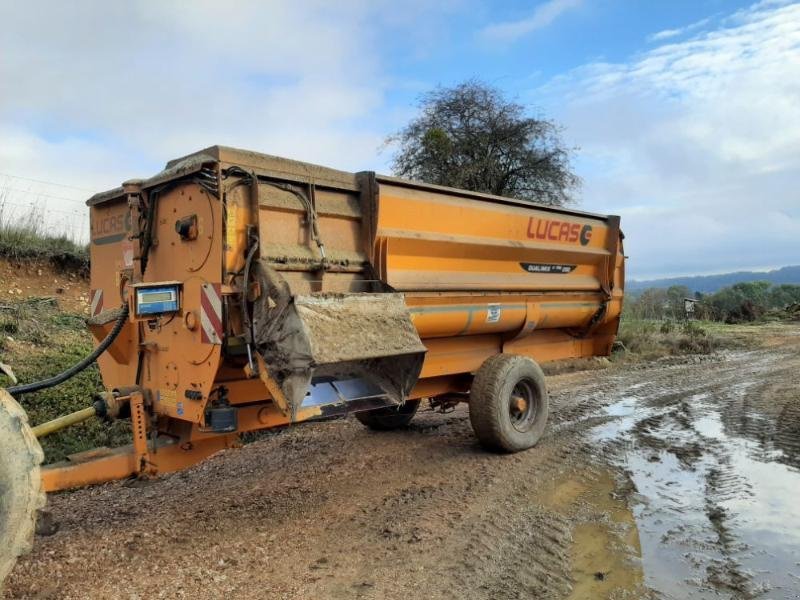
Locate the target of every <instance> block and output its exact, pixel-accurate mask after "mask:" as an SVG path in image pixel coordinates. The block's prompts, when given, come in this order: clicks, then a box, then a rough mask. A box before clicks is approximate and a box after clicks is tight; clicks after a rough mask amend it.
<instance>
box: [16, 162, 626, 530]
mask: <svg viewBox="0 0 800 600" xmlns="http://www.w3.org/2000/svg"><path fill="white" fill-rule="evenodd" d="M88 204H89V206H90V207H91V232H92V233H91V288H92V289H91V315H90V319H89V321H88V324H89V327H90V329H91V331H92V333H93V335H94V336H95V338H96V340H97V343H98V349H97V351H96V354H99V358H98V362H99V366H100V371H101V373H102V377H103V382H104V385H105V388H106V390H107V391H106V392H105V393H103V394H101V395H100V396H98V397H97V398H95V401H94V405H93V406H92V407H90V408H87V409H86V410H84V411H81V412H80V413H76V414H74V415H68V416H66V417H63V418H62V419H58V420H56V421H55V422H51V423H48V424H45V425H42V426H39V427H36V428H33V430H32V431H31V432H27V433H29V434H30V433H32V434H33V435H27V437H26V438H25V440H22V439H21V438H20V439H19V440H18V441H19V447H20V448H27V449H28V452H29V454H31V455H32V456H33V455H35V454H36V453H37V452H39V451H38V445H37V444H36V443H35V439H34V438H35V437H36V436H41V435H45V434H47V433H50V432H52V431H56V430H58V429H61V428H63V427H65V426H68V425H71V424H73V423H75V422H78V421H80V420H83V419H85V418H88V417H90V416H93V415H99V416H103V417H107V418H130V420H131V423H132V430H133V443H132V444H131V445H130V446H129V447H125V448H117V449H100V450H93V451H90V452H87V453H83V454H81V455H77V456H74V457H72V458H71V459H70V460H68V461H66V462H63V463H58V464H53V465H50V466H48V467H46V468H42V469H41V481H42V487H43V489H44V490H45V491H52V490H60V489H66V488H73V487H78V486H84V485H88V484H93V483H98V482H103V481H107V480H111V479H117V478H123V477H127V476H131V475H152V474H156V473H165V472H170V471H175V470H177V469H181V468H184V467H187V466H189V465H192V464H194V463H196V462H198V461H199V460H201V459H203V458H205V457H207V456H209V455H211V454H213V453H215V452H217V451H218V450H221V449H223V448H226V447H230V446H232V445H234V444H236V443H237V439H238V434H239V433H241V432H245V431H252V430H257V429H264V428H270V427H277V426H283V425H287V424H290V423H293V422H300V421H306V420H310V419H315V418H324V417H328V416H331V415H338V414H342V413H345V412H353V413H355V416H356V417H357V418H358V419H359V420H360V421H361V422H363V423H364V424H365V425H367V426H369V427H371V428H373V429H391V428H395V427H399V426H402V425H405V424H407V423H408V422H409V421H410V420H411V418H412V417H413V416H414V412H415V411H416V409H417V407H418V405H419V404H420V401H421V400H423V399H427V400H429V401H430V402H431V404H432V405H433V406H434V407H437V408H441V409H445V408H448V407H451V406H453V405H454V404H455V403H457V402H460V401H464V402H468V403H469V414H470V420H471V422H472V424H473V428H474V430H475V433H476V435H477V437H478V439H479V440H480V442H481V443H482V444H483V445H484V446H486V447H489V448H493V449H498V450H501V451H516V450H521V449H525V448H528V447H530V446H533V445H534V444H535V443H536V442H537V441H538V439H539V437H540V436H541V435H542V431H543V429H544V427H545V423H546V421H547V415H548V400H547V393H546V390H545V386H544V381H543V376H542V372H541V369H540V368H539V366H538V364H537V363H541V362H546V361H553V360H558V359H568V358H577V357H588V356H606V355H608V354H609V353H610V351H611V346H612V344H613V342H614V339H615V335H616V333H617V329H618V326H619V319H620V312H621V309H622V298H623V284H624V256H623V251H622V234H621V232H620V229H619V218H618V217H615V216H602V215H596V214H589V213H585V212H580V211H576V210H568V209H561V208H558V209H556V208H549V207H545V206H539V205H535V204H531V203H528V202H521V201H517V200H512V199H509V198H502V197H495V196H489V195H485V194H478V193H472V192H467V191H464V190H457V189H450V188H445V187H439V186H434V185H426V184H422V183H417V182H412V181H405V180H401V179H396V178H393V177H385V176H380V175H376V174H375V173H371V172H364V173H356V174H353V173H347V172H343V171H337V170H333V169H328V168H324V167H320V166H316V165H311V164H306V163H301V162H295V161H291V160H286V159H282V158H277V157H273V156H268V155H264V154H258V153H255V152H248V151H243V150H236V149H232V148H225V147H221V146H214V147H211V148H207V149H205V150H202V151H200V152H197V153H195V154H191V155H189V156H186V157H183V158H180V159H177V160H173V161H171V162H169V163H168V164H167V166H166V168H165V170H164V171H162V172H161V173H159V174H158V175H156V176H154V177H152V178H150V179H145V180H131V181H127V182H125V183H124V184H123V185H122V186H121V187H119V188H116V189H114V190H111V191H108V192H105V193H101V194H97V195H96V196H94V197H92V198H91V199H90V200H89V201H88ZM88 358H89V359H93V358H94V357H88ZM68 375H69V374H67V376H68ZM49 383H50V384H52V383H54V382H53V381H52V380H51V381H50V382H49ZM55 383H57V381H55ZM36 389H39V388H37V387H35V384H34V386H24V385H23V386H18V387H17V388H11V389H9V391H10V392H11V394H13V395H15V396H17V397H19V396H20V395H25V394H28V393H32V392H33V391H35V390H36ZM3 399H4V400H3V405H4V406H5V410H0V415H2V414H5V415H6V420H7V419H8V416H7V415H8V414H10V412H12V411H13V410H16V409H18V407H16V406H12V403H13V399H11V396H9V395H8V394H3ZM21 418H22V419H24V416H23V417H21ZM2 427H3V424H2V417H0V429H1V428H2ZM2 433H3V432H0V434H2ZM20 452H22V450H20ZM39 454H40V452H39ZM37 456H38V455H37ZM6 462H9V461H6ZM17 462H24V463H25V464H26V465H27V464H28V463H30V465H34V466H35V464H36V463H37V460H36V457H34V458H33V459H31V460H28V461H17ZM37 468H38V467H37ZM8 470H9V469H8V468H7V469H6V471H8ZM12 470H13V469H12ZM31 472H32V471H31V469H30V468H28V467H27V466H26V467H25V468H24V469H23V472H22V473H21V474H20V473H17V475H18V476H19V477H22V478H23V479H24V478H25V477H27V479H26V481H29V480H32V479H35V478H36V476H35V475H31ZM37 473H38V471H37ZM9 477H10V476H8V475H7V476H6V478H9ZM29 484H30V485H29V486H28V487H30V488H31V489H33V488H35V487H36V484H35V483H31V482H30V481H29ZM23 487H24V486H23ZM26 497H27V496H25V495H24V494H23V500H24V499H25V498H26ZM23 503H24V502H23ZM7 504H8V503H7ZM9 511H11V509H8V511H6V512H9ZM11 512H13V511H11ZM0 518H1V517H0Z"/></svg>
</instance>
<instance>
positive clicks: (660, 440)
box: [591, 365, 800, 599]
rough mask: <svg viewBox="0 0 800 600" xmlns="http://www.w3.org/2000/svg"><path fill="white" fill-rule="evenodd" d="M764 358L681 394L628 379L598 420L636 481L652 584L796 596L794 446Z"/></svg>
mask: <svg viewBox="0 0 800 600" xmlns="http://www.w3.org/2000/svg"><path fill="white" fill-rule="evenodd" d="M756 367H757V365H756V366H755V367H754V366H753V365H751V368H750V369H749V370H744V371H738V372H737V370H735V369H733V370H730V371H728V372H726V373H724V374H723V375H722V376H721V377H720V378H719V380H718V381H715V380H714V375H713V371H712V373H709V374H708V375H705V376H701V377H698V378H697V379H696V380H695V381H696V384H695V385H694V386H693V385H689V386H687V389H686V390H685V391H684V392H683V393H677V394H676V393H674V390H669V391H661V390H660V389H659V388H658V387H657V386H647V385H643V384H641V383H637V384H634V385H631V386H629V387H627V388H626V389H624V394H620V396H618V397H619V399H618V400H617V401H615V402H612V403H611V404H609V405H608V406H606V407H605V408H604V415H605V417H607V418H608V420H607V421H606V422H604V423H602V424H600V425H598V426H596V427H594V428H593V430H592V433H591V437H592V438H593V440H594V442H596V443H598V442H599V443H600V445H601V447H602V448H604V449H605V451H606V452H607V454H608V456H609V458H610V460H611V462H612V464H616V466H618V467H619V468H620V469H621V470H623V471H624V472H625V473H626V475H627V477H629V478H630V481H631V483H632V488H634V489H635V491H634V492H633V493H632V495H631V504H632V509H633V513H634V517H635V519H636V522H637V526H638V529H639V538H640V543H641V550H642V561H643V568H644V577H645V584H646V585H647V586H648V587H650V588H652V589H653V590H656V591H657V592H659V593H660V594H661V595H662V597H664V598H670V599H672V598H674V599H681V598H697V599H706V598H714V599H719V598H731V599H733V598H736V599H739V598H770V599H773V598H774V599H782V598H786V599H788V598H798V597H799V596H798V594H800V501H798V499H800V470H799V469H798V468H797V467H796V464H797V458H798V456H797V455H796V454H794V453H793V452H788V451H787V448H789V449H790V450H793V449H794V446H792V445H789V446H787V445H786V444H783V448H780V447H778V446H777V445H776V444H775V441H776V438H777V439H778V440H784V439H785V438H786V435H785V434H783V435H782V434H781V431H780V423H779V422H778V421H777V420H776V419H775V418H773V417H772V415H770V414H769V411H759V406H760V404H759V399H762V400H763V398H761V397H762V396H766V395H767V393H768V392H771V390H768V389H767V387H766V384H765V383H764V382H765V381H766V380H768V379H769V377H764V376H763V375H764V373H763V369H759V368H756ZM787 385H788V388H787V389H791V387H793V386H792V384H791V383H787ZM693 387H694V388H695V389H694V390H693V389H692V388H693ZM620 391H621V392H622V391H623V390H620ZM798 400H800V399H798V398H797V394H796V393H794V394H792V397H790V398H787V397H784V398H783V401H791V402H793V403H796V402H797V401H798ZM775 401H776V402H777V403H779V402H781V396H780V394H778V395H777V396H776V398H775Z"/></svg>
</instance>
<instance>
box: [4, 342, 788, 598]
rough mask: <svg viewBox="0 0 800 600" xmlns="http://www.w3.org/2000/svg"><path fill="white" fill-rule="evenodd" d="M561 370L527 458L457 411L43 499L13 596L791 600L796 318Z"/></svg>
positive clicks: (296, 439) (351, 426) (325, 429)
mask: <svg viewBox="0 0 800 600" xmlns="http://www.w3.org/2000/svg"><path fill="white" fill-rule="evenodd" d="M762 335H765V336H768V337H769V339H768V340H767V347H766V348H762V349H759V350H752V351H735V352H724V353H721V354H718V355H713V356H708V357H688V358H681V359H676V358H671V359H665V360H662V361H657V362H654V363H649V364H646V365H630V364H627V365H626V364H622V365H614V366H612V367H610V368H607V369H604V370H595V371H585V372H580V373H572V374H567V375H558V376H552V377H550V378H549V385H550V387H551V393H552V409H551V410H552V425H551V427H550V429H549V432H548V434H547V435H546V438H545V439H543V441H542V442H541V443H540V445H539V446H538V447H537V448H536V449H534V450H532V451H529V452H525V453H521V454H517V455H512V456H500V455H493V454H487V453H485V452H483V451H482V450H480V449H479V448H478V446H477V444H476V442H475V441H474V438H473V435H472V432H471V430H470V426H469V421H468V419H467V415H466V410H465V408H463V407H462V408H459V409H458V410H456V411H455V412H453V413H450V414H447V415H441V414H436V413H432V412H427V413H421V414H419V415H418V417H417V418H416V419H415V421H414V422H413V423H412V426H411V427H410V429H408V430H406V431H400V432H393V433H380V434H378V433H372V432H369V431H367V430H365V429H363V428H362V427H361V425H360V424H359V423H358V422H356V421H355V420H354V419H348V420H346V421H331V422H324V423H316V424H310V425H305V426H300V427H296V428H293V429H288V430H284V431H281V432H277V433H275V434H272V435H270V436H268V437H265V438H264V439H261V440H259V441H257V442H254V443H252V444H249V445H247V446H245V447H243V448H241V449H239V450H234V451H229V452H227V453H224V454H222V455H219V456H217V457H215V458H213V459H212V460H210V461H209V462H207V463H205V464H203V465H201V466H199V467H197V468H195V469H193V470H191V471H188V472H185V473H180V474H176V475H172V476H168V477H164V478H162V479H159V480H156V481H153V482H146V483H145V482H138V483H135V484H130V483H129V484H121V483H120V484H110V485H106V486H102V487H98V488H94V489H89V490H82V491H78V492H75V493H68V494H60V495H56V496H53V497H51V499H50V509H51V510H52V513H53V516H54V519H55V521H56V522H57V523H58V524H59V526H60V529H59V530H58V532H57V533H56V534H55V535H52V536H50V537H42V538H39V539H38V540H37V546H36V549H35V551H34V553H33V554H32V555H31V556H29V557H27V558H25V559H23V560H22V561H21V562H20V564H19V565H18V566H17V568H16V569H15V571H14V573H13V574H12V577H11V578H10V580H9V581H8V586H7V590H6V594H7V596H8V597H37V598H159V597H162V598H223V597H227V598H234V597H235V598H287V599H299V598H304V599H305V598H320V599H324V598H365V599H366V598H375V599H378V598H404V599H406V598H459V599H461V598H477V599H482V598H485V599H490V598H491V599H505V598H605V597H609V598H649V597H655V598H712V597H713V598H755V597H765V598H796V597H797V590H798V589H800V503H798V502H797V497H798V495H800V391H798V383H799V382H800V376H798V373H799V372H800V328H798V327H793V328H790V327H784V328H774V329H768V330H764V332H763V333H762Z"/></svg>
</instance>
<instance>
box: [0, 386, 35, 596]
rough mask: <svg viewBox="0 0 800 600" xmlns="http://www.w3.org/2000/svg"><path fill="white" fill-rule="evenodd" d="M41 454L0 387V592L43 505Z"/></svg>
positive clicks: (27, 545) (25, 547)
mask: <svg viewBox="0 0 800 600" xmlns="http://www.w3.org/2000/svg"><path fill="white" fill-rule="evenodd" d="M43 458H44V454H43V453H42V448H41V446H39V442H38V441H37V440H36V437H35V436H34V435H33V431H32V430H31V428H30V427H29V426H28V417H27V415H26V414H25V411H24V410H22V407H21V406H20V405H19V404H17V402H16V400H14V398H12V397H11V395H10V394H9V393H8V392H6V391H5V390H3V389H0V540H2V543H0V591H2V588H3V582H4V581H5V578H6V576H7V575H8V574H9V572H10V571H11V569H12V568H13V567H14V563H15V562H16V561H17V558H18V557H19V556H21V555H23V554H26V553H27V552H30V549H31V546H32V544H33V534H34V531H35V527H36V511H38V510H39V509H41V508H44V503H45V496H44V493H43V492H42V475H41V471H40V465H41V463H42V459H43Z"/></svg>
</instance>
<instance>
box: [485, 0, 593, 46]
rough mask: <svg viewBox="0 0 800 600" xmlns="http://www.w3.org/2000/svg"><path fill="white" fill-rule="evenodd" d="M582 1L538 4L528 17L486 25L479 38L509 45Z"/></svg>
mask: <svg viewBox="0 0 800 600" xmlns="http://www.w3.org/2000/svg"><path fill="white" fill-rule="evenodd" d="M582 3H583V0H547V2H543V3H541V4H539V5H538V6H537V7H536V8H535V9H534V11H533V13H531V15H530V16H528V17H526V18H524V19H520V20H518V21H505V22H503V23H494V24H492V25H488V26H487V27H485V28H483V29H482V30H481V31H480V34H479V35H480V37H481V38H483V39H484V40H486V41H489V42H501V43H510V42H513V41H516V40H517V39H519V38H521V37H523V36H526V35H528V34H529V33H532V32H534V31H536V30H538V29H543V28H545V27H547V26H548V25H550V24H552V23H553V22H554V21H555V20H556V19H558V18H559V17H560V16H561V15H562V14H564V13H565V12H567V11H569V10H572V9H574V8H577V7H578V6H580V5H581V4H582Z"/></svg>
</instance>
